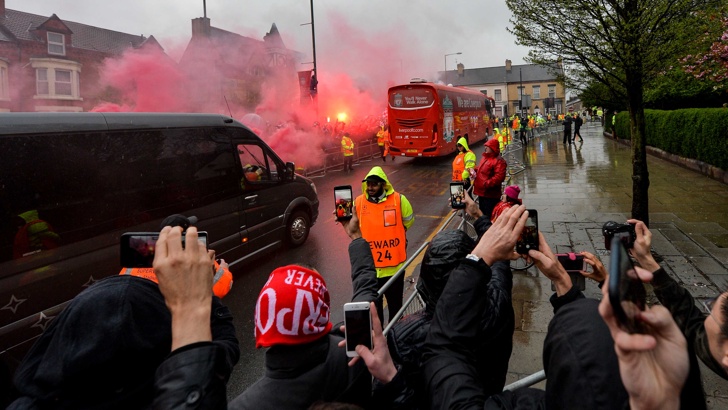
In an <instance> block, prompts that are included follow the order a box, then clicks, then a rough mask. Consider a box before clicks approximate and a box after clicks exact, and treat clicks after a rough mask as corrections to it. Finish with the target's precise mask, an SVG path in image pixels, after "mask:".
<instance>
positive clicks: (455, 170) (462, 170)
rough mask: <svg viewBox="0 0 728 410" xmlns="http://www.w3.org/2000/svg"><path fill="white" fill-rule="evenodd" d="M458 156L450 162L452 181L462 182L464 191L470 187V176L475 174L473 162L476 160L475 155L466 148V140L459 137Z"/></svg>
mask: <svg viewBox="0 0 728 410" xmlns="http://www.w3.org/2000/svg"><path fill="white" fill-rule="evenodd" d="M457 147H458V155H457V156H455V160H454V161H453V162H452V180H453V181H456V182H460V181H462V182H464V183H465V189H467V188H469V186H470V175H473V174H474V172H475V162H476V161H477V158H476V156H475V153H473V151H471V150H470V147H468V140H466V139H465V138H464V137H461V138H460V139H459V140H458V145H457Z"/></svg>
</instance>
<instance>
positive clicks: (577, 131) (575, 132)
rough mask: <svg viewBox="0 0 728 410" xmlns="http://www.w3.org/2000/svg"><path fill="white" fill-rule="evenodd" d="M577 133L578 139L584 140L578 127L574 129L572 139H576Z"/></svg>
mask: <svg viewBox="0 0 728 410" xmlns="http://www.w3.org/2000/svg"><path fill="white" fill-rule="evenodd" d="M577 135H578V136H579V139H580V140H582V141H584V138H582V137H581V133H580V132H579V129H578V128H576V129H574V141H576V136H577Z"/></svg>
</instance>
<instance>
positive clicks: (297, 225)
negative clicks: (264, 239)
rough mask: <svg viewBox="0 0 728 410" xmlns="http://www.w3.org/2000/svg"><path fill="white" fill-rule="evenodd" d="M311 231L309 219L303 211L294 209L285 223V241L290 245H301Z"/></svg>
mask: <svg viewBox="0 0 728 410" xmlns="http://www.w3.org/2000/svg"><path fill="white" fill-rule="evenodd" d="M310 231H311V220H310V218H309V217H308V214H307V213H306V212H304V211H301V210H298V211H294V212H293V214H292V215H291V218H290V219H289V220H288V224H287V225H286V242H287V243H288V244H289V245H290V246H291V247H294V248H295V247H297V246H301V245H303V243H304V242H306V239H307V238H308V233H309V232H310Z"/></svg>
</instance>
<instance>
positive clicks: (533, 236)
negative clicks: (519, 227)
mask: <svg viewBox="0 0 728 410" xmlns="http://www.w3.org/2000/svg"><path fill="white" fill-rule="evenodd" d="M526 211H528V219H527V220H526V226H524V227H523V231H522V232H521V236H520V237H519V238H518V242H516V253H519V254H521V255H528V251H530V250H531V249H533V250H538V211H536V210H535V209H527V210H526Z"/></svg>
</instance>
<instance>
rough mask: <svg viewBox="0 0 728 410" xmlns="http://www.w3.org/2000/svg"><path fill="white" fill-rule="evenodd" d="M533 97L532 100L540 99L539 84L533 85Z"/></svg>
mask: <svg viewBox="0 0 728 410" xmlns="http://www.w3.org/2000/svg"><path fill="white" fill-rule="evenodd" d="M533 99H534V100H540V99H541V86H540V85H534V86H533Z"/></svg>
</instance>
